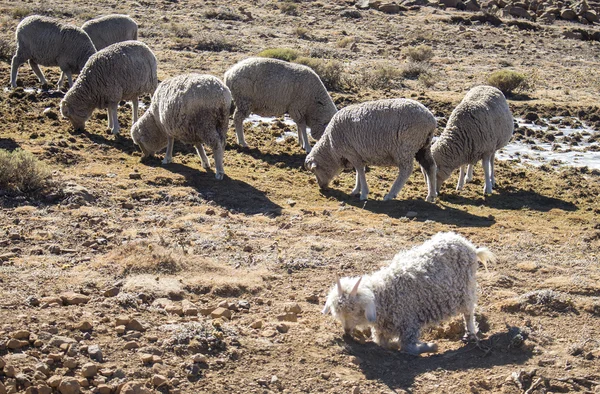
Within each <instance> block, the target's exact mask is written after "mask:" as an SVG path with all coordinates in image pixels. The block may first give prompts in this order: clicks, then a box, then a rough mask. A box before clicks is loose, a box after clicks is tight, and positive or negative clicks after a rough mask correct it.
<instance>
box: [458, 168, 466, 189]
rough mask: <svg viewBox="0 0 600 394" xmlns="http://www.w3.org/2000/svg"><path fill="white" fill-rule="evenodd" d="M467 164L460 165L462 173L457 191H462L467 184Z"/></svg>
mask: <svg viewBox="0 0 600 394" xmlns="http://www.w3.org/2000/svg"><path fill="white" fill-rule="evenodd" d="M466 168H467V166H466V165H464V166H460V173H459V174H458V183H457V184H456V191H461V190H462V189H463V187H464V186H465V176H466V174H467V170H466Z"/></svg>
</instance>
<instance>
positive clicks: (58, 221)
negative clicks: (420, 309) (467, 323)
mask: <svg viewBox="0 0 600 394" xmlns="http://www.w3.org/2000/svg"><path fill="white" fill-rule="evenodd" d="M40 4H42V5H40ZM295 5H296V7H297V10H296V12H297V15H295V16H294V15H287V14H284V13H282V12H281V11H280V9H279V5H278V3H276V2H271V1H263V0H259V1H249V0H248V1H233V2H228V3H225V2H218V1H208V2H200V1H157V2H147V1H139V2H134V1H123V2H99V1H95V2H91V1H78V2H76V4H75V3H73V2H66V1H65V2H63V1H45V2H43V3H39V2H14V1H2V2H0V9H2V15H3V17H2V19H1V29H2V30H1V37H2V38H3V39H4V40H5V41H4V42H5V43H6V42H8V43H9V44H10V45H12V40H13V38H12V37H13V31H14V28H15V26H16V24H17V23H18V21H19V18H22V17H23V16H24V14H26V13H27V12H38V13H39V12H44V13H46V14H48V15H53V16H56V17H60V18H63V19H65V20H66V21H70V22H73V23H76V24H81V23H82V22H83V21H84V20H85V19H87V18H89V17H91V16H96V15H100V14H106V13H110V12H113V11H116V12H123V13H128V14H130V15H131V16H133V17H134V18H135V19H136V20H138V21H139V22H140V39H142V40H144V41H145V42H147V43H148V44H149V45H150V47H151V48H152V49H153V50H154V51H155V53H156V55H157V58H158V59H159V61H160V63H159V70H160V71H159V78H160V79H164V78H166V77H169V76H173V75H177V74H179V73H183V72H192V71H193V72H204V73H213V74H216V75H222V73H223V72H224V71H225V70H226V69H227V68H228V67H229V66H231V65H232V64H234V63H235V62H236V61H237V60H240V59H242V58H244V57H246V56H249V55H252V54H256V53H257V52H259V51H260V50H262V49H264V48H267V47H291V48H295V49H297V50H299V51H302V52H304V53H305V54H309V53H310V51H311V50H314V49H315V48H316V49H319V50H320V51H321V52H322V53H326V54H327V56H330V57H335V58H336V59H338V60H339V61H340V62H342V64H343V65H344V70H343V73H344V75H345V77H347V78H349V79H352V78H354V79H357V78H360V76H361V75H363V74H364V73H369V72H374V71H375V70H376V69H377V67H379V66H378V65H381V64H385V65H392V66H394V65H396V66H400V65H401V64H402V63H403V62H404V61H405V57H404V55H403V52H402V51H403V49H404V48H405V47H407V46H411V45H418V44H422V43H424V44H427V45H430V46H431V47H432V48H433V51H434V57H433V59H432V60H431V66H432V68H433V72H434V73H435V78H434V79H435V81H434V82H435V83H434V84H433V86H425V85H423V84H422V83H421V82H419V81H413V80H402V81H400V82H399V83H398V84H396V85H393V86H392V87H391V88H387V89H384V90H374V89H368V88H366V87H363V86H360V83H359V84H356V85H354V86H353V87H352V88H348V89H346V90H341V91H336V92H332V95H333V97H334V99H335V101H336V103H338V105H339V106H343V105H347V104H348V103H351V102H360V101H364V100H366V99H370V98H383V97H416V98H418V99H419V100H421V101H423V102H424V103H425V104H427V105H428V106H430V108H432V109H433V110H434V111H435V112H436V115H438V116H440V117H446V118H447V116H448V115H449V113H450V112H451V110H452V105H455V104H456V103H457V102H458V101H459V100H460V98H461V97H462V96H463V95H464V93H465V92H466V90H468V89H469V88H470V87H471V86H473V85H475V84H478V83H482V82H483V81H485V76H486V75H487V73H489V72H490V71H493V70H496V69H499V68H501V67H511V68H513V69H516V70H518V71H522V72H525V73H527V74H530V75H537V80H536V89H535V90H534V91H533V92H530V93H528V95H529V97H528V98H527V99H526V100H523V99H522V100H511V101H510V105H511V107H512V109H513V111H514V112H515V114H524V113H526V112H532V111H533V112H536V113H539V114H540V115H544V116H549V115H553V114H558V113H566V112H569V113H571V114H573V115H575V116H579V117H581V118H583V119H586V118H590V117H591V116H592V115H594V114H597V113H598V108H597V107H595V106H596V105H597V97H598V88H599V85H598V73H597V70H598V66H599V63H600V62H599V58H598V56H599V52H598V43H597V42H592V41H586V42H583V41H575V40H571V39H564V38H562V32H563V31H565V30H568V29H572V28H575V27H576V26H574V25H571V24H568V23H562V22H561V23H557V24H555V25H548V26H547V25H537V26H538V27H539V30H538V31H521V30H519V29H518V28H516V27H507V26H499V27H493V26H489V25H471V26H460V25H456V24H451V23H449V22H448V20H449V19H450V17H451V16H453V15H461V16H468V14H467V13H463V12H459V11H451V10H447V11H446V10H441V9H436V8H432V7H421V8H418V9H414V10H410V11H405V12H403V13H402V14H400V15H385V14H383V13H380V12H378V11H374V10H369V11H361V14H362V18H361V19H358V20H355V19H348V18H344V17H341V16H340V13H341V12H342V11H344V10H348V9H353V7H352V5H351V4H348V3H343V2H333V1H332V2H327V1H323V2H301V3H295ZM225 6H228V7H230V8H229V10H225V9H223V8H220V7H225ZM215 9H216V10H217V14H219V12H220V13H221V14H219V15H229V14H228V13H230V14H234V15H237V16H240V18H241V20H219V19H210V18H208V17H207V15H211V14H210V13H207V12H208V11H211V10H215ZM298 27H305V28H306V30H307V32H304V33H305V34H308V38H307V37H304V36H303V37H299V34H298V33H299V32H300V33H302V31H298V30H297V28H298ZM587 28H593V27H587ZM300 35H301V34H300ZM207 37H208V39H211V40H216V42H217V43H219V44H220V45H224V44H231V45H232V47H231V48H229V47H228V48H229V50H226V51H220V52H214V51H203V50H199V49H194V48H196V43H197V42H206V40H207ZM344 37H351V38H353V39H354V42H355V44H354V45H353V46H352V49H350V48H342V47H340V44H338V41H339V40H340V39H342V38H344ZM8 52H10V51H8ZM9 56H10V54H8V56H7V55H6V53H4V58H3V61H2V62H0V84H1V85H2V86H3V87H7V86H8V82H9V70H10V64H9V62H10V58H9ZM46 73H47V75H48V76H49V80H51V81H54V82H55V81H56V80H57V79H58V71H57V70H56V69H46ZM19 78H20V80H21V81H22V85H23V86H24V87H37V80H36V79H35V77H34V75H33V73H32V72H31V70H30V69H29V67H28V66H26V65H24V66H22V67H21V69H20V74H19ZM60 98H61V94H60V93H56V92H47V91H33V92H32V91H29V90H28V91H25V90H23V89H22V88H17V89H16V90H9V89H3V90H2V91H0V119H2V129H1V131H0V148H3V149H8V150H13V149H15V148H22V149H26V150H29V151H31V152H33V153H35V154H36V155H37V157H38V158H39V159H40V160H42V161H43V162H44V163H46V164H47V165H48V166H49V167H50V168H51V169H52V170H53V182H54V183H53V186H51V187H50V188H49V189H48V190H45V191H44V192H43V193H40V194H38V195H15V194H14V193H7V192H2V193H1V196H0V201H1V203H2V208H1V209H2V210H1V214H0V318H1V321H0V392H2V393H4V392H5V391H7V392H9V393H10V392H25V390H29V391H28V392H30V393H35V392H39V393H43V392H50V391H49V390H50V389H49V388H48V387H49V386H52V387H57V388H54V389H53V390H55V392H59V391H58V390H61V391H60V392H62V393H63V394H66V393H76V392H77V391H78V390H79V389H78V388H77V387H76V386H79V387H80V390H81V391H82V392H99V393H110V392H113V393H115V392H118V391H119V390H120V391H121V392H128V393H129V392H131V393H133V392H143V391H140V390H143V388H145V390H148V391H150V390H157V391H159V392H163V393H167V392H169V393H177V392H180V393H255V392H256V393H263V392H267V393H269V392H272V393H277V392H285V393H297V392H310V393H312V392H332V393H349V392H352V393H359V392H360V393H390V392H397V393H401V392H415V393H430V392H446V393H457V392H473V393H477V392H506V393H522V392H527V393H546V392H572V391H578V392H600V361H599V360H600V343H599V338H600V324H599V321H600V320H599V316H600V299H599V296H600V268H599V248H600V220H599V219H598V215H599V214H600V205H599V203H598V195H599V192H600V177H599V176H598V173H597V172H592V171H586V170H585V169H583V170H581V169H569V168H559V169H556V168H551V167H549V166H544V167H541V168H533V167H527V166H522V165H520V164H519V163H517V162H500V163H498V164H497V180H498V186H497V188H496V189H495V190H494V194H493V195H491V196H488V197H483V196H482V187H483V185H482V182H481V172H482V171H481V168H476V176H475V181H474V183H472V184H468V185H467V186H466V188H465V190H464V191H463V192H462V193H461V194H458V193H457V192H455V191H454V190H453V187H452V184H454V183H455V182H456V175H455V177H454V178H452V179H451V180H450V181H449V182H448V183H447V184H446V185H445V187H444V188H443V192H442V194H441V196H440V198H439V199H438V200H437V202H436V203H434V204H431V203H426V202H425V201H424V197H425V194H426V187H425V184H424V182H423V180H422V176H421V175H420V173H419V172H418V171H416V170H415V172H414V174H413V176H412V177H411V179H410V180H409V182H408V183H407V185H406V186H405V187H404V189H403V190H402V191H401V193H400V194H399V196H398V198H397V199H396V200H395V201H391V202H383V201H382V198H383V195H384V194H385V193H386V191H387V190H388V189H389V187H390V185H391V182H392V181H393V179H394V178H395V171H393V170H392V169H381V168H371V170H370V171H369V173H368V174H367V179H368V181H369V186H370V187H371V194H370V196H369V197H370V199H369V201H368V202H366V203H362V202H359V201H358V200H357V199H356V198H354V197H351V196H349V195H348V193H349V191H350V190H351V189H352V186H353V182H354V176H353V174H352V173H351V172H347V173H343V174H342V175H341V176H340V177H339V178H338V179H337V180H336V181H335V182H334V183H333V184H332V189H331V190H330V191H329V192H325V193H321V192H319V190H318V188H317V186H316V184H315V182H314V180H313V177H312V176H311V174H309V173H307V172H306V171H305V170H303V169H302V164H303V160H304V154H303V152H302V151H301V149H300V148H299V146H298V144H297V142H296V141H294V140H292V139H288V140H286V141H285V142H283V143H278V142H276V141H275V137H277V136H279V135H280V134H281V133H282V132H283V131H284V129H285V128H286V126H282V125H281V124H258V125H254V126H248V129H247V133H246V138H247V142H248V144H249V145H250V147H251V148H250V149H242V148H240V147H239V146H238V145H237V143H236V142H235V139H234V137H233V134H234V133H233V130H232V129H230V134H229V139H228V146H227V150H226V153H225V171H226V178H225V179H224V180H223V181H220V182H219V181H216V180H215V179H214V174H213V173H211V172H207V171H205V170H203V169H202V168H201V166H200V162H199V159H198V158H197V157H196V156H195V155H194V154H193V152H192V149H191V148H190V147H189V146H184V145H181V144H176V147H175V149H176V155H175V156H174V162H173V164H170V165H166V166H163V165H161V164H160V157H158V158H156V159H152V160H150V161H148V162H146V163H140V153H139V152H138V149H136V147H135V146H134V145H133V144H132V142H131V139H130V138H129V136H128V135H127V133H124V135H123V136H121V137H117V138H115V137H114V136H111V135H109V134H108V133H107V121H106V115H105V112H104V111H96V112H95V114H94V116H93V117H92V119H91V120H90V121H89V122H88V126H87V130H86V131H85V132H83V133H74V132H73V130H72V128H71V127H70V125H69V124H68V123H67V122H66V121H64V120H62V119H60V115H59V114H58V110H57V108H58V104H59V102H60ZM148 99H149V98H146V99H145V100H146V102H147V101H148ZM45 110H46V112H45V113H44V111H45ZM130 114H131V111H130V108H129V105H125V106H122V107H121V108H120V110H119V117H120V119H119V120H120V122H121V125H122V126H124V128H123V130H127V128H128V127H129V126H130V125H131V115H130ZM57 115H58V116H57ZM592 120H593V119H592ZM440 123H442V124H443V118H442V120H441V122H440ZM292 128H293V127H292ZM596 130H598V129H597V128H596ZM159 156H160V155H159ZM448 230H451V231H456V232H459V233H461V234H463V235H464V236H466V237H468V238H469V239H471V240H472V241H473V242H474V243H475V244H477V245H480V246H487V247H489V248H490V249H491V250H492V251H493V252H494V253H496V254H497V256H498V257H499V261H498V262H497V263H495V264H492V265H490V267H489V271H486V270H484V269H483V268H482V269H481V270H480V273H479V274H478V285H479V297H480V299H479V305H478V320H479V323H480V327H481V329H482V339H483V340H482V341H481V343H480V345H479V346H477V345H475V344H473V343H470V344H463V343H462V342H461V341H460V337H461V336H462V327H461V325H460V319H456V320H453V321H450V322H446V323H444V324H442V325H440V326H438V327H433V328H431V329H429V330H427V331H426V332H424V334H423V337H424V338H425V339H427V340H432V341H436V342H437V343H438V344H439V352H438V353H437V354H431V355H424V356H421V357H415V356H410V355H407V354H403V353H400V352H396V351H388V350H383V349H381V348H378V347H377V346H376V345H374V344H373V343H372V342H371V341H370V340H368V339H365V338H364V337H362V338H361V337H360V336H357V337H355V338H354V339H348V338H343V337H342V330H341V327H340V326H339V324H337V323H336V322H335V321H334V320H333V319H332V318H331V317H330V316H323V315H321V313H320V311H321V308H322V305H323V303H324V299H325V296H326V294H327V291H328V289H329V288H330V286H331V285H332V283H333V281H334V277H335V275H336V274H338V275H341V276H344V275H360V274H363V273H369V272H372V271H374V270H376V269H377V268H378V267H380V266H382V265H384V264H386V262H387V261H388V260H390V259H391V258H392V257H393V255H394V254H395V253H396V252H397V251H398V250H400V249H403V248H409V247H411V246H413V245H417V244H419V243H421V242H423V241H424V240H426V239H427V238H428V237H430V236H431V235H433V234H435V233H436V232H438V231H448ZM218 306H220V309H215V308H217V307H218ZM211 314H212V316H211ZM90 363H92V365H89V364H90ZM125 382H138V383H140V385H139V386H138V388H137V391H136V389H134V388H132V386H131V385H126V386H124V383H125Z"/></svg>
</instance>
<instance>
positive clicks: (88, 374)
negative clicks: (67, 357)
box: [81, 363, 98, 379]
mask: <svg viewBox="0 0 600 394" xmlns="http://www.w3.org/2000/svg"><path fill="white" fill-rule="evenodd" d="M97 374H98V366H97V365H96V364H93V363H87V364H83V366H82V367H81V376H83V377H84V378H88V379H90V378H93V377H94V376H96V375H97Z"/></svg>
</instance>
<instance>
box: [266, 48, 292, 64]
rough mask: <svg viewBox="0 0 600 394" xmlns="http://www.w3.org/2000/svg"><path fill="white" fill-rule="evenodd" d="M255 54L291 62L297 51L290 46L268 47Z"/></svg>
mask: <svg viewBox="0 0 600 394" xmlns="http://www.w3.org/2000/svg"><path fill="white" fill-rule="evenodd" d="M257 56H259V57H270V58H272V59H279V60H285V61H286V62H293V61H294V60H296V59H297V58H298V51H296V50H294V49H290V48H270V49H265V50H264V51H261V52H260V53H259V54H258V55H257Z"/></svg>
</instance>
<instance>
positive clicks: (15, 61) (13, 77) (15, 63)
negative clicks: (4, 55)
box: [10, 52, 25, 88]
mask: <svg viewBox="0 0 600 394" xmlns="http://www.w3.org/2000/svg"><path fill="white" fill-rule="evenodd" d="M24 62H25V60H23V59H22V58H20V57H19V56H18V52H17V53H16V54H15V56H13V58H12V62H11V64H10V86H11V87H13V88H16V87H17V72H18V71H19V66H20V65H21V64H23V63H24Z"/></svg>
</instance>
